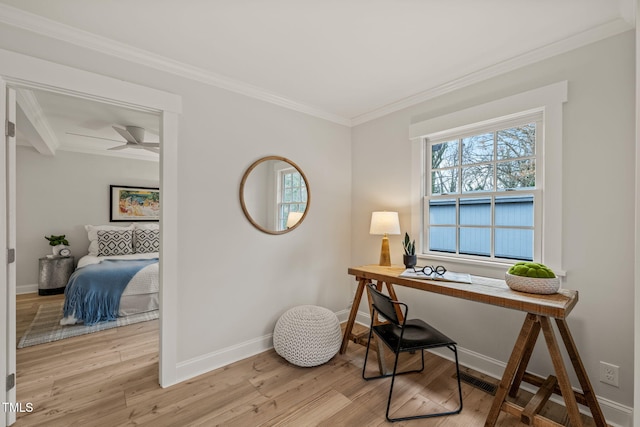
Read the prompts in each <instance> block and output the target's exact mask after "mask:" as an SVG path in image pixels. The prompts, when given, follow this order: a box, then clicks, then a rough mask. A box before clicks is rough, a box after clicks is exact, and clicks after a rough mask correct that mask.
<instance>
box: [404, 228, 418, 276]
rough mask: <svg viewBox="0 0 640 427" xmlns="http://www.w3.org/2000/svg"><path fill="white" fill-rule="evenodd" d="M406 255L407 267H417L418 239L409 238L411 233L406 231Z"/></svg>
mask: <svg viewBox="0 0 640 427" xmlns="http://www.w3.org/2000/svg"><path fill="white" fill-rule="evenodd" d="M402 246H403V247H404V255H403V257H402V259H403V261H404V266H405V267H406V268H411V267H415V266H416V264H417V263H418V257H417V256H416V241H415V240H413V241H412V240H411V239H410V238H409V233H404V242H402Z"/></svg>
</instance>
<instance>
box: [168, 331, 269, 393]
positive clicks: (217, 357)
mask: <svg viewBox="0 0 640 427" xmlns="http://www.w3.org/2000/svg"><path fill="white" fill-rule="evenodd" d="M271 348H273V335H272V334H269V335H265V336H263V337H259V338H255V339H252V340H249V341H245V342H243V343H240V344H236V345H234V346H231V347H227V348H223V349H220V350H217V351H214V352H212V353H209V354H204V355H202V356H199V357H195V358H193V359H189V360H186V361H184V362H179V363H178V364H177V366H176V382H178V383H179V382H182V381H186V380H189V379H191V378H194V377H197V376H198V375H202V374H204V373H207V372H209V371H213V370H214V369H218V368H222V367H223V366H226V365H228V364H230V363H233V362H237V361H238V360H242V359H246V358H247V357H251V356H255V355H256V354H258V353H262V352H264V351H267V350H269V349H271Z"/></svg>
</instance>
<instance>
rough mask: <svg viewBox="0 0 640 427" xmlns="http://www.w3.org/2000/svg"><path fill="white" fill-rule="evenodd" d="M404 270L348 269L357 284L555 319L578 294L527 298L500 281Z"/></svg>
mask: <svg viewBox="0 0 640 427" xmlns="http://www.w3.org/2000/svg"><path fill="white" fill-rule="evenodd" d="M404 270H405V268H404V267H401V266H391V267H383V266H380V265H364V266H360V267H351V268H349V274H350V275H353V276H356V279H358V280H360V279H369V280H377V281H381V282H385V283H391V284H394V285H400V286H406V287H409V288H414V289H420V290H423V291H428V292H433V293H437V294H441V295H448V296H452V297H456V298H463V299H467V300H471V301H477V302H481V303H485V304H491V305H497V306H500V307H505V308H510V309H513V310H520V311H526V312H528V313H533V314H539V315H542V316H549V317H554V318H557V319H564V318H565V317H567V316H568V315H569V313H570V312H571V310H572V309H573V307H574V306H575V305H576V303H577V302H578V292H577V291H572V290H568V289H560V290H559V291H558V293H556V294H551V295H538V294H529V293H524V292H517V291H512V290H511V289H510V288H509V287H508V286H507V284H506V283H505V281H504V280H501V279H490V278H487V277H479V276H471V281H472V283H471V284H469V283H455V282H443V281H433V280H423V279H410V278H406V277H400V273H402V272H403V271H404Z"/></svg>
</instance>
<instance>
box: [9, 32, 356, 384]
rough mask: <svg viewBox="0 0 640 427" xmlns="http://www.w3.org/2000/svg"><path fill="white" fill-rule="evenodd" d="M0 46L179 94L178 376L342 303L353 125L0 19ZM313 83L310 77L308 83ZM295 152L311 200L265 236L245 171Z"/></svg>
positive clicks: (238, 353) (232, 356) (243, 352)
mask: <svg viewBox="0 0 640 427" xmlns="http://www.w3.org/2000/svg"><path fill="white" fill-rule="evenodd" d="M0 48H4V49H8V50H13V51H18V52H20V53H24V54H27V55H31V56H35V57H38V58H42V59H46V60H50V61H53V62H59V63H62V64H65V65H69V66H72V67H76V68H80V69H84V70H88V71H92V72H96V73H99V74H104V75H108V76H111V77H115V78H118V79H122V80H126V81H130V82H133V83H137V84H141V85H145V86H149V87H153V88H157V89H160V90H164V91H167V92H171V93H175V94H178V95H180V96H181V97H182V106H183V113H182V114H181V116H180V118H179V148H178V169H179V176H178V183H177V185H178V192H179V205H180V206H179V223H180V226H179V231H178V232H179V244H178V246H179V247H178V248H177V249H178V252H179V254H180V255H179V259H178V270H179V271H178V283H177V287H178V298H179V300H178V302H177V305H178V318H177V319H175V324H176V325H177V337H178V345H177V346H176V350H175V351H176V353H177V361H178V373H177V375H178V379H179V380H182V379H186V378H188V377H191V376H193V375H196V374H198V373H199V372H202V371H206V370H210V369H212V368H214V367H217V366H219V365H220V364H223V363H228V362H229V361H233V360H236V359H238V358H242V357H245V356H247V355H249V354H250V353H251V352H252V351H260V350H261V349H263V348H265V347H264V346H265V345H270V334H271V332H272V331H273V327H274V325H275V321H276V320H277V318H278V317H279V316H280V314H282V313H283V312H284V311H285V310H286V309H288V308H290V307H292V306H294V305H299V304H318V305H322V306H325V307H328V308H329V309H331V310H333V311H340V310H343V309H345V308H346V306H347V303H348V300H349V298H350V292H349V285H350V283H351V282H352V279H351V278H349V277H348V276H347V274H346V271H347V268H348V266H349V263H350V259H349V258H350V254H351V250H350V249H351V248H350V230H351V224H350V217H351V212H350V209H351V148H350V130H349V128H347V127H344V126H341V125H337V124H334V123H329V122H327V121H324V120H321V119H317V118H313V117H310V116H307V115H305V114H302V113H298V112H295V111H291V110H288V109H284V108H281V107H278V106H274V105H272V104H267V103H265V102H262V101H259V100H255V99H251V98H247V97H244V96H241V95H238V94H235V93H231V92H228V91H226V90H223V89H219V88H215V87H212V86H209V85H205V84H202V83H199V82H195V81H193V80H187V79H184V78H180V77H177V76H174V75H169V74H166V73H163V72H160V71H156V70H152V69H149V68H146V67H143V66H140V65H136V64H131V63H128V62H126V61H122V60H119V59H117V58H115V57H110V56H107V55H103V54H101V53H99V52H94V51H89V50H87V49H83V48H79V47H77V46H72V45H69V44H65V43H62V42H59V41H56V40H53V39H47V38H45V37H42V36H38V35H35V34H33V33H29V32H26V31H22V30H16V29H15V28H12V27H9V26H7V25H4V24H0ZM310 84H312V82H310ZM266 155H280V156H284V157H287V158H289V159H291V160H292V161H293V162H295V163H296V164H297V165H298V166H300V168H301V169H302V170H303V171H304V173H305V175H306V176H307V179H308V183H309V187H310V193H311V206H310V210H309V213H308V215H307V217H306V219H305V221H304V223H303V224H301V225H300V226H299V227H298V228H296V230H295V231H294V232H291V233H287V234H285V235H277V236H274V235H267V234H264V233H262V232H260V231H258V230H256V229H255V228H253V226H251V224H250V223H249V222H248V221H247V220H246V219H245V218H244V215H243V213H242V209H241V207H240V202H239V197H238V190H239V185H240V180H241V178H242V174H243V173H244V171H245V170H246V169H247V168H248V167H249V166H250V165H251V163H253V162H254V161H255V160H257V159H258V158H260V157H263V156H266Z"/></svg>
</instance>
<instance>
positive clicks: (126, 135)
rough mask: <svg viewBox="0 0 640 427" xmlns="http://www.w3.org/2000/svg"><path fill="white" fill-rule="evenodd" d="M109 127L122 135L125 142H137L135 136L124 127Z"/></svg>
mask: <svg viewBox="0 0 640 427" xmlns="http://www.w3.org/2000/svg"><path fill="white" fill-rule="evenodd" d="M111 127H112V128H113V130H115V131H116V132H118V133H119V134H120V136H121V137H123V138H124V139H125V140H126V141H127V142H131V143H133V144H137V143H138V141H136V140H135V138H134V137H133V136H132V135H131V134H130V133H129V132H128V131H127V130H126V129H120V128H119V127H116V126H111Z"/></svg>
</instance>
